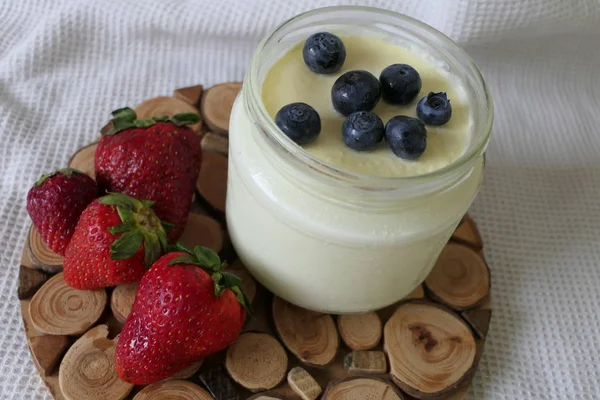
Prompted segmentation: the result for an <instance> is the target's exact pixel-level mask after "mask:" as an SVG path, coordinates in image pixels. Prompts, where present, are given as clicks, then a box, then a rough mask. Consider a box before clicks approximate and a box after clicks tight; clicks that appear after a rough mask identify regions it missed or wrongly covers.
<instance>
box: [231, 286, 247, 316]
mask: <svg viewBox="0 0 600 400" xmlns="http://www.w3.org/2000/svg"><path fill="white" fill-rule="evenodd" d="M231 291H232V292H233V293H235V295H236V296H235V297H236V298H237V301H238V302H239V303H240V305H241V306H242V307H244V309H245V310H246V313H247V314H248V316H249V317H250V316H252V308H251V307H250V299H249V298H248V296H246V294H245V293H244V292H243V291H242V287H241V286H234V287H232V288H231Z"/></svg>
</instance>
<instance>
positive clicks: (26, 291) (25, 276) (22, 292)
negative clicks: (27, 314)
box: [17, 265, 48, 300]
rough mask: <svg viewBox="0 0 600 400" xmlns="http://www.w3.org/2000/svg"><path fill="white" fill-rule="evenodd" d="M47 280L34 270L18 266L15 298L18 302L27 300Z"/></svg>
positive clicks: (46, 276) (43, 275) (41, 273)
mask: <svg viewBox="0 0 600 400" xmlns="http://www.w3.org/2000/svg"><path fill="white" fill-rule="evenodd" d="M47 280H48V275H47V274H45V273H43V272H40V271H36V270H34V269H31V268H28V267H24V266H23V265H21V266H19V285H18V287H17V297H18V298H19V300H23V299H28V298H30V297H31V296H33V295H34V294H35V292H37V290H38V289H39V288H40V287H42V285H43V284H44V283H45V282H46V281H47Z"/></svg>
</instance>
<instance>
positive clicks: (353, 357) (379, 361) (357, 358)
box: [344, 350, 387, 374]
mask: <svg viewBox="0 0 600 400" xmlns="http://www.w3.org/2000/svg"><path fill="white" fill-rule="evenodd" d="M344 368H345V369H347V370H348V371H353V372H354V371H355V372H362V373H367V374H385V372H386V371H387V359H386V358H385V354H384V353H383V352H382V351H366V350H355V351H353V352H352V353H348V354H347V355H346V357H344Z"/></svg>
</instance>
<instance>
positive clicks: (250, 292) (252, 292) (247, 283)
mask: <svg viewBox="0 0 600 400" xmlns="http://www.w3.org/2000/svg"><path fill="white" fill-rule="evenodd" d="M227 272H231V273H232V274H234V275H236V276H237V277H238V278H240V279H241V280H242V290H243V291H244V293H245V294H246V297H248V299H249V300H250V303H252V302H253V301H254V297H255V296H256V290H257V287H256V282H255V281H254V278H252V275H251V274H250V272H248V270H247V269H246V267H245V266H244V264H242V261H241V260H236V261H234V262H233V264H231V266H229V267H227Z"/></svg>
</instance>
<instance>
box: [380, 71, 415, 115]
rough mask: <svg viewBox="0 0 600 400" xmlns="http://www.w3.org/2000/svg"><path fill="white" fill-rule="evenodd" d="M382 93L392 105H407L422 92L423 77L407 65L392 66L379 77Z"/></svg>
mask: <svg viewBox="0 0 600 400" xmlns="http://www.w3.org/2000/svg"><path fill="white" fill-rule="evenodd" d="M379 80H380V81H381V93H382V95H383V98H384V100H385V101H387V102H388V103H390V104H400V105H406V104H408V103H410V102H411V101H413V100H414V98H415V97H417V95H418V94H419V92H420V91H421V76H420V75H419V73H418V72H417V70H416V69H414V68H413V67H411V66H410V65H407V64H392V65H390V66H389V67H387V68H386V69H384V70H383V71H381V75H379Z"/></svg>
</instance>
